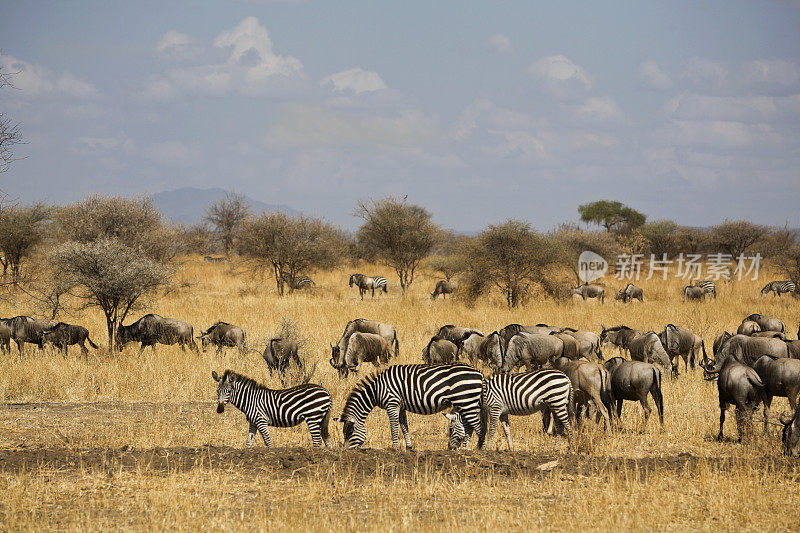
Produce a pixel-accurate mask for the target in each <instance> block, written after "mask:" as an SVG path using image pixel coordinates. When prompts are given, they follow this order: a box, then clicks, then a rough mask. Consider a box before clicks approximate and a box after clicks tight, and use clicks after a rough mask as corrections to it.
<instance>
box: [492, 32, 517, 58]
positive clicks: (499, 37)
mask: <svg viewBox="0 0 800 533" xmlns="http://www.w3.org/2000/svg"><path fill="white" fill-rule="evenodd" d="M486 45H487V46H488V47H489V50H491V51H492V52H493V53H495V54H502V55H505V54H510V53H512V52H514V43H512V42H511V39H509V38H508V37H506V36H505V35H503V34H500V33H497V34H495V35H492V36H490V37H489V38H488V39H486Z"/></svg>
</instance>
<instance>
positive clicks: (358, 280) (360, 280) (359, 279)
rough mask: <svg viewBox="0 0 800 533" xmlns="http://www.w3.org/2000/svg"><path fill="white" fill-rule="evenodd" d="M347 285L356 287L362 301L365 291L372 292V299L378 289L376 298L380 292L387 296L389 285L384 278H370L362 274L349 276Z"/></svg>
mask: <svg viewBox="0 0 800 533" xmlns="http://www.w3.org/2000/svg"><path fill="white" fill-rule="evenodd" d="M349 285H350V286H351V287H352V286H353V285H355V286H356V287H358V294H359V295H360V296H361V299H362V300H363V299H364V293H366V292H367V291H372V297H373V298H375V289H378V296H380V295H381V292H385V293H386V294H389V283H388V282H387V281H386V278H383V277H381V276H373V277H370V276H365V275H364V274H350V282H349Z"/></svg>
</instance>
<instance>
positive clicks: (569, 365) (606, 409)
mask: <svg viewBox="0 0 800 533" xmlns="http://www.w3.org/2000/svg"><path fill="white" fill-rule="evenodd" d="M553 368H555V369H557V370H561V371H562V372H564V373H565V374H566V375H567V376H569V380H570V381H571V382H572V387H573V390H574V401H575V406H576V410H575V413H576V415H577V419H576V421H577V423H578V424H579V423H580V420H581V414H582V411H583V407H584V406H588V404H589V401H592V402H594V405H595V407H596V408H597V414H598V416H597V418H598V420H599V419H600V416H601V415H602V416H603V417H604V418H605V419H606V427H607V428H608V429H609V430H610V429H611V423H612V420H611V413H612V412H613V409H614V406H613V404H612V403H611V381H610V377H609V375H608V370H606V369H605V367H603V366H602V365H598V364H597V363H592V362H589V361H584V360H582V359H578V360H577V361H571V360H569V359H567V358H565V357H556V358H555V359H554V360H553Z"/></svg>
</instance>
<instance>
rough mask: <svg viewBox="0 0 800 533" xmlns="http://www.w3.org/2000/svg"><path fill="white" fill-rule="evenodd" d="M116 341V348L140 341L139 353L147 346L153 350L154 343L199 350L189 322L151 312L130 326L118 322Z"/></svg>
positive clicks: (119, 348) (154, 347)
mask: <svg viewBox="0 0 800 533" xmlns="http://www.w3.org/2000/svg"><path fill="white" fill-rule="evenodd" d="M116 341H117V342H116V344H117V350H122V348H123V347H124V346H125V345H126V344H128V343H129V342H140V343H142V344H141V346H140V347H139V353H140V354H141V353H142V352H143V351H144V349H145V348H146V347H147V346H150V347H152V348H153V351H155V350H156V344H168V345H169V344H178V345H180V347H181V350H183V351H186V347H187V346H188V347H189V348H190V349H191V350H192V351H193V352H195V353H199V352H200V350H198V348H197V344H196V343H195V342H194V328H193V327H192V325H191V324H189V323H187V322H184V321H183V320H178V319H176V318H164V317H163V316H159V315H156V314H153V313H149V314H147V315H144V316H143V317H142V318H140V319H139V320H137V321H136V322H134V323H133V324H131V325H130V326H123V325H122V324H120V326H119V329H117V335H116Z"/></svg>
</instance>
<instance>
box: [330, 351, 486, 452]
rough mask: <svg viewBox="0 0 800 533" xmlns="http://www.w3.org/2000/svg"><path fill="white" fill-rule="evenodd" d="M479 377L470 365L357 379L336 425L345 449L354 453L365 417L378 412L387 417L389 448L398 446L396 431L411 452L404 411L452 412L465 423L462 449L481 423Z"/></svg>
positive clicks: (405, 369)
mask: <svg viewBox="0 0 800 533" xmlns="http://www.w3.org/2000/svg"><path fill="white" fill-rule="evenodd" d="M482 382H483V375H482V374H481V373H480V372H479V371H477V370H476V369H474V368H472V367H471V366H469V365H465V364H460V363H455V364H441V365H396V366H392V367H389V368H387V369H386V370H384V371H382V372H379V373H377V374H373V375H371V376H369V377H367V378H364V379H363V380H361V381H360V382H359V383H358V384H357V385H356V386H355V388H354V389H353V390H352V392H350V396H348V398H347V401H346V402H345V404H344V409H343V410H342V416H341V417H340V418H339V421H340V422H342V423H343V424H344V426H343V433H344V439H345V443H346V446H347V447H348V448H358V447H360V446H362V445H363V444H364V441H365V440H366V437H367V435H366V430H365V427H364V424H365V421H366V419H367V415H369V413H370V412H372V410H373V409H374V408H376V407H380V408H381V409H385V410H386V413H387V414H388V415H389V429H390V431H391V434H392V446H393V447H394V448H398V447H399V432H398V428H399V430H400V431H402V432H403V438H404V440H405V445H406V448H407V449H409V450H410V449H411V448H412V445H411V437H410V435H409V433H408V420H407V418H406V412H411V413H417V414H421V415H430V414H433V413H438V412H440V411H442V410H444V409H448V408H451V407H452V408H453V410H454V411H457V412H459V414H460V415H461V417H462V418H463V425H464V426H465V430H464V431H465V434H466V436H465V438H464V439H463V442H462V443H463V444H464V445H466V444H467V443H468V442H469V437H470V436H471V435H472V433H473V432H474V431H475V430H477V429H478V426H479V423H480V401H481V386H482V385H481V384H482Z"/></svg>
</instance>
